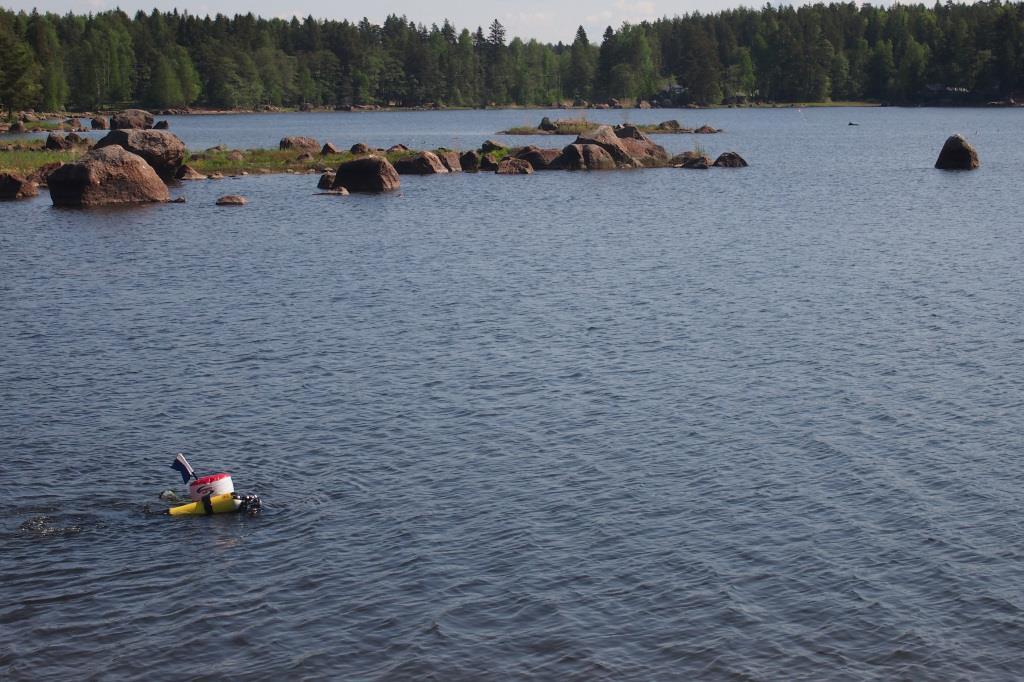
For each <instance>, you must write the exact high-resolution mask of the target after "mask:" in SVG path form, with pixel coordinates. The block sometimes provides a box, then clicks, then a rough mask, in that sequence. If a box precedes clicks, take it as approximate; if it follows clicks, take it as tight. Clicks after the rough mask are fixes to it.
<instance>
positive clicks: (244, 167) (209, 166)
mask: <svg viewBox="0 0 1024 682" xmlns="http://www.w3.org/2000/svg"><path fill="white" fill-rule="evenodd" d="M437 151H441V150H437ZM513 151H514V150H511V149H498V150H495V151H493V152H491V155H492V156H493V157H494V159H495V161H500V160H501V159H503V158H504V157H505V156H507V155H508V154H510V153H512V152H513ZM83 153H85V150H84V149H78V150H72V151H51V150H46V149H43V142H42V141H41V140H33V141H30V142H19V143H15V144H11V145H7V146H6V147H5V148H0V172H7V173H16V174H19V175H28V174H30V173H32V172H33V171H35V170H37V169H39V168H41V167H43V166H45V165H47V164H50V163H54V162H61V163H71V162H73V161H75V160H76V159H78V157H80V156H81V155H82V154H83ZM375 153H377V154H380V155H382V156H385V157H386V158H387V159H388V161H390V162H391V163H395V162H396V161H398V160H399V159H402V158H405V157H409V156H414V155H416V154H418V153H419V152H418V151H417V150H414V149H410V150H405V151H395V152H389V153H383V154H381V153H380V152H375ZM301 155H302V154H301V152H300V151H298V150H295V149H247V150H244V151H242V150H231V149H223V150H219V149H218V150H207V151H205V152H190V153H187V154H186V155H185V163H186V164H188V165H189V166H191V167H192V168H194V169H195V170H196V171H197V172H199V173H202V174H203V175H213V174H214V173H220V174H221V175H239V174H241V173H250V174H268V173H288V172H292V173H309V172H313V171H317V172H319V171H323V170H328V169H335V168H337V167H338V166H339V165H341V164H342V163H344V162H346V161H351V160H352V159H355V158H357V155H355V154H352V153H351V152H348V151H345V152H341V153H339V154H325V155H321V154H313V155H312V157H311V158H300V156H301Z"/></svg>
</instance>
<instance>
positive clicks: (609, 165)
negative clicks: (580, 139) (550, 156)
mask: <svg viewBox="0 0 1024 682" xmlns="http://www.w3.org/2000/svg"><path fill="white" fill-rule="evenodd" d="M554 167H557V168H563V169H565V170H614V169H615V159H613V158H612V156H611V154H609V153H608V152H607V151H605V149H604V148H603V147H601V146H599V145H596V144H569V145H566V146H565V148H564V149H562V153H561V155H560V156H559V157H558V159H556V160H555V161H554Z"/></svg>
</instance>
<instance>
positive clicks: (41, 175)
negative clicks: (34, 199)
mask: <svg viewBox="0 0 1024 682" xmlns="http://www.w3.org/2000/svg"><path fill="white" fill-rule="evenodd" d="M63 165H64V164H63V163H61V162H60V161H54V162H53V163H44V164H43V165H42V166H40V167H39V168H36V169H35V170H34V171H32V172H31V173H29V174H28V178H27V179H28V180H31V181H32V182H34V183H36V184H37V185H39V186H40V187H46V186H47V183H48V180H49V178H50V174H51V173H53V171H55V170H57V169H58V168H60V167H61V166H63Z"/></svg>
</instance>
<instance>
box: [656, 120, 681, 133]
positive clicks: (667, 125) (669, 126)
mask: <svg viewBox="0 0 1024 682" xmlns="http://www.w3.org/2000/svg"><path fill="white" fill-rule="evenodd" d="M682 129H683V126H682V125H680V124H679V121H677V120H675V119H674V118H670V119H669V120H667V121H662V122H661V123H659V124H658V130H664V131H666V132H678V131H680V130H682Z"/></svg>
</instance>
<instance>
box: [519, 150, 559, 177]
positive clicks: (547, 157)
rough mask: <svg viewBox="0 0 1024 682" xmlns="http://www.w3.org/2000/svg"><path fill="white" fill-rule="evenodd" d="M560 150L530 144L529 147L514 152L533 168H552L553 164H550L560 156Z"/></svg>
mask: <svg viewBox="0 0 1024 682" xmlns="http://www.w3.org/2000/svg"><path fill="white" fill-rule="evenodd" d="M561 154H562V152H561V150H559V149H541V148H539V147H534V146H533V145H530V146H529V147H523V148H522V149H520V150H519V152H518V153H517V154H516V158H517V159H522V160H524V161H528V162H529V164H530V166H531V167H532V168H533V169H534V170H538V171H542V170H553V169H554V168H555V166H553V165H552V164H554V163H555V161H556V160H557V159H558V157H559V156H561Z"/></svg>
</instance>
